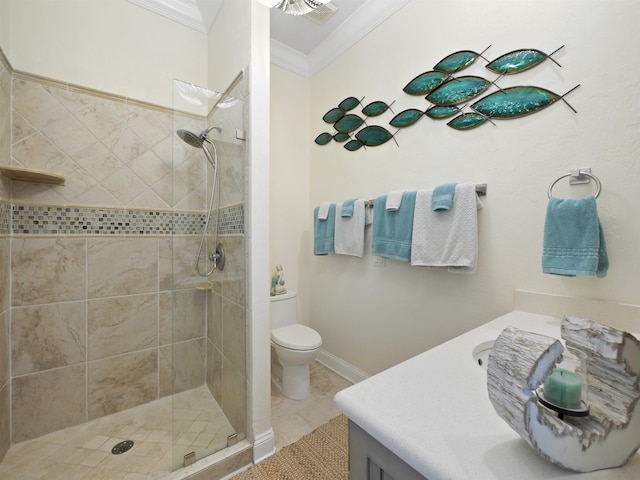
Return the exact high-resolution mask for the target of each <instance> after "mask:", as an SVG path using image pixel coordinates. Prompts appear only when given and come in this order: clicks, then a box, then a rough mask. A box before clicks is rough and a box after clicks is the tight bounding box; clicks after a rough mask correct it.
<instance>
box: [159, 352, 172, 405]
mask: <svg viewBox="0 0 640 480" xmlns="http://www.w3.org/2000/svg"><path fill="white" fill-rule="evenodd" d="M171 352H172V346H171V345H165V346H163V347H160V348H159V349H158V368H159V369H160V373H159V375H158V377H159V382H160V385H159V386H158V390H159V396H160V397H166V396H167V395H171V394H172V393H173V355H172V353H171Z"/></svg>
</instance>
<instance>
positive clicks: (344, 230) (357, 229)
mask: <svg viewBox="0 0 640 480" xmlns="http://www.w3.org/2000/svg"><path fill="white" fill-rule="evenodd" d="M368 210H370V209H368V208H366V207H365V205H364V200H362V199H359V200H356V201H355V203H354V204H353V214H352V215H351V216H350V217H343V216H342V215H341V213H342V202H340V203H337V204H336V228H335V240H334V245H335V247H334V248H335V253H336V254H342V255H353V256H355V257H362V255H363V253H364V227H365V225H370V224H371V213H370V212H369V211H368Z"/></svg>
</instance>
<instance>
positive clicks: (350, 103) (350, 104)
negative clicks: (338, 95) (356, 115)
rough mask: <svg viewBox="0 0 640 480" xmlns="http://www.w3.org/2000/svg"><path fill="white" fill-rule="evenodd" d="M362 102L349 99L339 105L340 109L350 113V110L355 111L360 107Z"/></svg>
mask: <svg viewBox="0 0 640 480" xmlns="http://www.w3.org/2000/svg"><path fill="white" fill-rule="evenodd" d="M362 100H364V97H363V98H362ZM362 100H358V99H357V98H356V97H347V98H345V99H344V100H343V101H341V102H340V103H339V104H338V108H341V109H342V110H344V111H345V112H348V111H349V110H353V109H354V108H356V107H357V106H358V105H360V102H361V101H362Z"/></svg>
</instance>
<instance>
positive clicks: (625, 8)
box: [271, 0, 640, 374]
mask: <svg viewBox="0 0 640 480" xmlns="http://www.w3.org/2000/svg"><path fill="white" fill-rule="evenodd" d="M588 4H589V8H584V2H580V1H561V2H558V1H542V2H540V1H529V0H526V1H520V2H508V1H494V0H476V1H469V0H467V1H463V0H454V1H433V2H423V1H419V0H413V1H411V2H410V3H408V4H407V5H406V6H405V7H403V8H402V9H401V10H400V11H398V12H397V13H396V14H394V15H393V16H392V17H391V18H390V19H389V20H387V21H386V22H385V23H384V24H382V25H381V26H379V27H378V28H377V29H376V30H375V31H373V32H371V33H370V34H369V35H367V36H366V37H365V38H364V39H363V40H361V41H360V42H359V43H358V44H357V45H356V46H354V47H353V48H351V49H350V50H349V51H348V52H347V53H346V54H344V55H343V56H341V57H340V58H338V59H337V60H335V61H334V62H333V63H332V64H330V65H329V66H328V67H326V68H325V69H324V70H322V71H321V72H320V73H318V74H317V75H315V76H314V77H313V78H311V79H310V81H309V91H310V92H313V94H312V95H310V96H309V98H310V115H311V116H310V122H311V127H310V132H309V133H308V137H307V140H306V147H305V148H303V149H295V150H294V149H293V148H291V149H289V150H287V149H286V142H287V139H286V138H284V137H282V136H280V137H279V136H277V135H275V134H274V136H273V138H274V140H278V141H280V142H281V144H280V145H279V146H274V147H273V149H272V153H273V152H276V151H278V152H287V153H286V154H283V155H286V159H280V161H281V162H282V163H281V165H282V166H281V167H280V168H281V170H280V171H279V172H278V171H272V175H273V176H274V179H273V180H272V185H276V184H277V182H278V181H279V180H276V179H278V178H280V177H282V178H284V177H285V175H286V170H287V169H290V168H299V167H297V164H298V163H299V162H304V161H305V159H306V158H309V165H310V167H309V181H310V199H309V203H308V205H307V213H308V215H307V217H306V218H305V219H304V220H299V223H298V224H296V225H295V226H294V225H293V224H287V225H286V226H285V227H283V228H282V229H281V230H276V231H274V232H273V234H272V237H271V239H272V242H274V243H275V244H278V243H280V244H281V245H289V246H290V247H291V248H294V249H296V250H295V251H296V253H294V254H290V256H291V257H295V256H296V255H297V256H298V265H295V264H294V265H290V266H289V269H290V270H296V269H299V270H303V269H306V266H305V267H303V266H304V265H305V262H309V265H310V268H309V275H310V284H309V287H310V291H311V292H312V294H311V295H310V297H309V299H308V300H307V301H308V303H309V305H308V308H309V311H310V314H309V320H308V321H309V323H310V324H311V325H312V326H313V327H314V328H315V329H317V330H318V331H319V332H320V334H321V335H322V338H323V348H324V349H326V350H327V351H328V352H330V353H332V354H334V355H336V356H337V357H339V358H341V359H343V360H345V361H346V362H348V363H350V364H352V365H354V366H356V367H357V368H359V369H362V370H363V371H365V372H367V373H369V374H374V373H376V372H379V371H381V370H383V369H385V368H387V367H389V366H392V365H394V364H395V363H397V362H400V361H402V360H404V359H406V358H409V357H411V356H413V355H415V354H418V353H420V352H421V351H424V350H426V349H428V348H430V347H432V346H434V345H436V344H439V343H441V342H443V341H445V340H447V339H449V338H452V337H454V336H456V335H458V334H460V333H462V332H464V331H467V330H469V329H471V328H473V327H475V326H477V325H480V324H482V323H484V322H487V321H489V320H491V319H493V318H495V317H496V316H498V315H500V314H502V313H505V312H507V311H510V310H511V309H512V308H513V292H514V289H524V290H532V291H538V292H543V293H553V294H561V295H570V296H582V297H589V298H595V299H605V300H611V301H616V302H622V303H631V304H640V296H639V294H638V289H637V287H636V285H637V284H638V280H639V277H638V272H639V271H640V256H638V255H637V253H636V252H637V248H636V246H637V243H638V240H639V239H640V224H639V223H638V222H637V221H636V219H637V214H638V211H637V208H638V207H637V206H638V205H639V204H640V190H639V189H638V188H637V185H638V180H639V179H640V178H639V177H640V170H639V169H638V168H637V158H638V153H639V152H640V132H639V131H638V125H639V124H640V117H639V115H640V97H639V96H638V93H637V77H638V74H639V73H640V60H639V59H640V52H639V51H638V46H639V45H640V34H639V33H638V30H637V29H636V25H637V24H638V21H639V20H640V10H638V8H637V2H634V1H628V0H617V1H614V2H611V1H604V0H602V1H600V0H594V1H590V2H588ZM489 45H492V47H491V48H490V49H489V51H488V52H487V54H486V55H487V57H488V58H495V57H497V56H498V55H500V54H502V53H506V52H509V51H511V50H516V49H519V48H538V49H540V50H542V51H544V52H551V51H553V50H555V49H556V48H558V47H560V46H561V45H565V48H564V49H562V50H560V51H559V52H558V53H557V54H556V55H554V58H555V59H556V60H557V61H558V62H559V63H560V64H561V65H562V68H560V67H557V66H556V65H554V64H553V63H551V62H550V61H546V62H544V63H543V64H541V65H539V66H538V67H536V68H534V69H532V70H530V71H528V72H526V73H522V74H519V75H517V76H512V77H509V78H504V79H502V80H500V81H499V82H498V83H499V84H500V85H501V86H509V85H515V84H531V85H538V86H543V87H546V88H549V89H550V90H552V91H555V92H556V93H559V94H563V93H565V92H566V91H568V90H570V89H571V88H573V87H574V86H575V85H578V84H580V85H581V86H580V87H579V88H578V89H577V90H575V91H574V92H573V93H571V94H570V95H568V96H567V98H566V100H567V101H568V102H569V103H571V105H573V106H574V107H575V108H576V109H577V111H578V113H577V114H575V113H573V112H572V111H571V110H570V109H569V108H568V107H567V106H566V105H564V104H563V103H561V102H558V103H557V104H555V105H553V106H551V107H550V108H548V109H547V110H545V111H543V112H540V113H537V114H535V115H531V116H528V117H524V118H520V119H516V120H511V121H501V122H498V121H496V126H495V127H494V126H492V125H490V124H487V125H483V126H481V127H479V128H477V129H475V130H471V131H467V132H458V131H455V130H453V129H451V128H449V127H447V126H446V125H445V122H437V121H432V120H431V119H428V118H423V119H421V120H420V121H419V122H418V123H417V124H416V125H413V126H411V127H409V128H407V129H405V130H403V131H401V132H399V133H398V134H397V136H396V138H397V141H398V143H399V147H398V146H396V145H395V143H394V142H393V141H391V142H389V143H387V144H385V145H383V146H380V147H376V148H368V149H367V150H364V149H361V150H360V151H358V152H355V153H352V152H347V151H346V150H345V149H344V148H342V146H341V145H338V144H335V143H331V144H329V145H327V146H324V147H320V146H316V145H315V144H314V143H313V139H314V138H315V136H316V135H318V134H319V133H321V132H323V131H327V128H328V126H327V125H326V124H324V122H323V121H322V120H321V117H322V115H323V114H324V113H325V112H327V111H328V110H329V109H330V108H333V107H334V106H336V105H337V104H338V103H339V102H340V101H341V100H343V99H344V98H346V97H348V96H356V97H359V98H361V97H366V98H365V103H368V102H370V101H373V100H384V101H386V102H391V101H393V100H396V103H395V104H394V106H393V109H394V111H395V112H396V113H398V112H399V111H402V110H403V109H406V108H421V109H423V108H426V106H427V102H426V101H424V100H423V99H422V98H420V97H418V98H415V97H410V96H409V95H406V94H404V93H403V92H402V88H403V87H404V85H406V83H408V81H409V80H411V79H412V78H413V77H415V76H416V75H418V74H420V73H423V72H425V71H428V70H430V69H432V67H433V65H435V63H436V62H437V61H438V60H440V59H441V58H443V57H444V56H446V55H448V54H450V53H452V52H455V51H458V50H466V49H471V50H475V51H482V50H483V49H485V48H486V47H487V46H489ZM483 65H484V62H483V61H482V60H480V61H479V62H478V65H474V66H473V67H472V68H471V69H470V70H469V71H470V73H475V74H480V75H486V69H484V68H483ZM279 74H280V77H281V78H280V80H281V81H280V82H279V83H275V82H274V83H273V88H274V98H279V99H280V100H281V101H282V99H284V98H287V95H288V93H287V91H288V87H289V85H288V81H289V80H294V79H296V76H295V75H293V74H290V73H286V72H285V73H282V72H280V73H279ZM490 77H491V76H490ZM276 89H280V90H279V91H278V92H275V90H276ZM293 98H295V97H293ZM385 115H387V114H385ZM391 115H392V114H388V115H387V116H386V117H384V119H383V121H385V122H388V120H389V119H390V118H391ZM275 119H276V120H278V119H277V118H275ZM272 128H273V130H274V131H277V130H278V129H282V130H289V131H291V130H293V131H298V130H297V128H298V127H297V125H296V122H295V121H292V120H291V119H290V118H287V119H279V124H277V125H275V124H274V125H272ZM299 133H300V134H301V135H302V134H304V133H305V132H304V128H300V130H299ZM578 167H591V168H592V169H593V173H594V174H596V175H597V176H598V177H599V178H600V180H601V181H602V183H603V192H602V195H601V196H600V198H599V199H598V208H599V214H600V219H601V221H602V224H603V226H604V230H605V234H606V238H607V245H608V252H609V257H610V261H611V268H610V270H609V274H608V275H607V277H606V278H605V279H597V278H592V277H579V278H563V277H556V276H551V275H544V274H542V272H541V266H540V259H541V249H542V233H543V225H544V216H545V208H546V204H547V194H546V192H547V188H548V186H549V184H550V183H551V182H552V181H553V180H554V179H555V178H556V177H557V176H558V175H560V174H563V173H565V172H568V171H569V169H572V168H578ZM303 181H304V180H303ZM452 181H456V182H463V181H472V182H478V183H480V182H482V183H485V182H486V183H488V195H487V196H486V197H483V202H484V209H483V210H482V211H481V212H480V214H479V218H480V221H479V234H480V252H479V261H478V268H477V272H476V273H475V274H474V275H454V274H450V273H447V272H445V271H436V270H431V269H424V268H417V267H410V266H409V265H408V264H403V263H400V262H396V261H391V260H387V263H386V268H377V267H373V266H372V260H373V259H372V257H371V255H370V253H367V254H366V255H365V257H364V258H362V259H357V258H354V257H347V256H328V257H313V255H312V253H311V252H312V233H313V232H312V225H311V222H310V217H311V214H312V209H313V207H314V206H315V205H317V204H319V203H321V202H323V201H341V200H344V199H346V198H351V197H354V196H360V197H363V198H374V197H376V196H378V195H381V194H385V193H387V192H389V191H391V190H396V189H406V190H415V189H420V188H430V187H433V186H435V185H437V184H439V183H444V182H452ZM589 191H593V190H589V189H588V188H581V187H571V189H570V188H569V187H568V182H566V181H565V182H563V184H562V185H559V186H558V189H557V191H554V193H556V194H557V195H560V196H565V195H569V194H577V195H583V194H586V192H589ZM569 192H571V193H569ZM292 201H299V202H305V201H307V200H306V198H305V196H304V195H301V196H300V197H299V198H296V199H295V200H292ZM303 238H304V239H305V240H306V241H305V242H304V243H303V244H302V245H300V246H299V247H298V246H297V245H296V242H297V241H298V239H303ZM294 239H295V240H294ZM367 248H368V251H369V252H370V234H368V236H367ZM275 261H279V260H278V259H276V258H272V262H275ZM567 313H571V312H567ZM594 320H599V321H606V318H601V317H600V316H599V318H594Z"/></svg>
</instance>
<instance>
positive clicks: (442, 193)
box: [432, 183, 457, 212]
mask: <svg viewBox="0 0 640 480" xmlns="http://www.w3.org/2000/svg"><path fill="white" fill-rule="evenodd" d="M456 185H457V184H456V183H443V184H442V185H437V186H436V187H435V188H434V189H433V200H432V207H433V211H434V212H439V211H443V210H444V211H446V210H449V209H450V208H451V205H452V204H453V195H454V193H455V192H456Z"/></svg>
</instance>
